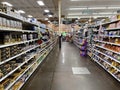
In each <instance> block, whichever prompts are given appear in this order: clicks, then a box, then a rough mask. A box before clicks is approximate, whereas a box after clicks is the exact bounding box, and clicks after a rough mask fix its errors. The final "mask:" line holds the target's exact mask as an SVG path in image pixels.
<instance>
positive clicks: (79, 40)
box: [73, 29, 87, 56]
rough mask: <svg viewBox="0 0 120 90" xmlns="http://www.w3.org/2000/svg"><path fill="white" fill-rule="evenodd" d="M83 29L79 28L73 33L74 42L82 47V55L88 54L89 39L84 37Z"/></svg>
mask: <svg viewBox="0 0 120 90" xmlns="http://www.w3.org/2000/svg"><path fill="white" fill-rule="evenodd" d="M83 32H84V31H83V29H81V30H79V31H78V32H74V34H73V43H74V44H75V45H76V46H77V47H78V48H79V49H80V55H81V56H86V55H87V41H86V40H85V38H83V36H84V34H83Z"/></svg>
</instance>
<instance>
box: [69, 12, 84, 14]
mask: <svg viewBox="0 0 120 90" xmlns="http://www.w3.org/2000/svg"><path fill="white" fill-rule="evenodd" d="M68 15H82V13H81V12H80V13H68Z"/></svg>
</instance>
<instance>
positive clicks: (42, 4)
mask: <svg viewBox="0 0 120 90" xmlns="http://www.w3.org/2000/svg"><path fill="white" fill-rule="evenodd" d="M37 3H38V4H39V5H40V6H44V5H45V4H44V2H43V1H37Z"/></svg>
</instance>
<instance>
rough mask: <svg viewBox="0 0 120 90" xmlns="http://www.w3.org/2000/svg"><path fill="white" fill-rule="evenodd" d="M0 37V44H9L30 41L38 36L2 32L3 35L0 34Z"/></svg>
mask: <svg viewBox="0 0 120 90" xmlns="http://www.w3.org/2000/svg"><path fill="white" fill-rule="evenodd" d="M0 36H1V37H0V44H10V43H15V42H20V41H27V40H32V39H37V38H38V35H37V34H35V33H33V34H30V33H29V34H22V33H12V32H11V33H9V32H4V33H0Z"/></svg>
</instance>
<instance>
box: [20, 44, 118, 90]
mask: <svg viewBox="0 0 120 90" xmlns="http://www.w3.org/2000/svg"><path fill="white" fill-rule="evenodd" d="M72 67H85V68H87V69H88V70H89V72H90V74H79V75H74V74H73V72H72ZM119 89H120V84H119V83H118V82H117V81H116V80H115V79H114V78H113V77H111V75H109V74H108V73H107V72H105V71H104V70H103V69H102V68H101V67H100V66H99V65H97V64H96V63H94V62H93V61H91V60H90V59H89V58H86V57H80V55H79V49H78V48H77V47H75V46H74V45H73V44H70V43H67V42H63V43H62V48H61V50H59V48H58V47H56V48H55V49H54V50H53V52H52V53H51V54H50V55H49V56H48V57H47V58H46V61H45V62H44V63H43V65H42V66H41V69H40V68H39V69H38V70H37V71H36V73H35V75H34V76H32V77H31V79H30V80H29V82H28V83H26V85H25V86H24V87H23V88H22V90H119Z"/></svg>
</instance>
